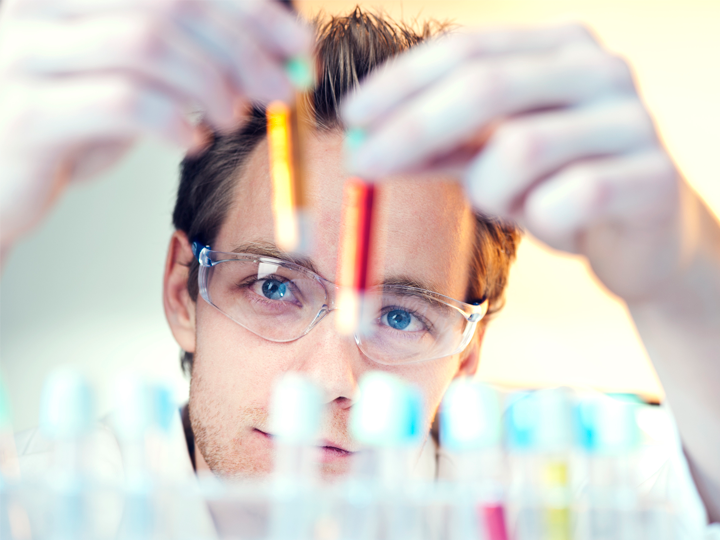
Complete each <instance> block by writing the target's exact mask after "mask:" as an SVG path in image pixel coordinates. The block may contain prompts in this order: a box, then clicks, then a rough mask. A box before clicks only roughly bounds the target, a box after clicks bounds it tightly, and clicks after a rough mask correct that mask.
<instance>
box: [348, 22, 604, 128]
mask: <svg viewBox="0 0 720 540" xmlns="http://www.w3.org/2000/svg"><path fill="white" fill-rule="evenodd" d="M571 44H572V45H580V44H584V45H586V46H595V47H596V46H597V42H596V41H595V39H594V37H593V36H592V34H591V33H590V32H589V30H588V29H587V28H586V27H584V26H581V25H577V24H568V25H562V26H552V27H544V28H532V29H498V30H492V31H485V32H482V33H464V34H455V35H447V36H443V37H441V38H439V39H436V40H433V41H430V42H427V43H424V44H423V45H420V46H419V47H415V48H413V49H411V50H410V51H409V52H407V53H405V54H403V55H402V56H401V57H399V58H398V59H397V60H393V61H390V62H388V63H387V65H385V66H384V67H382V68H380V69H379V70H378V71H377V72H376V73H374V74H373V75H370V76H369V77H368V78H367V80H366V81H365V82H364V83H363V85H362V86H361V88H360V89H359V90H358V91H357V92H356V93H354V94H352V95H351V96H349V97H348V99H347V101H346V102H345V103H344V104H343V108H342V113H343V119H344V120H345V123H346V124H347V125H348V126H353V127H369V126H371V125H372V124H374V123H376V122H378V121H379V120H381V119H382V118H383V117H385V116H387V115H388V114H390V112H391V111H392V110H393V109H395V108H397V107H398V106H400V104H402V103H403V102H404V101H405V100H407V99H408V98H409V97H410V96H413V95H415V94H416V93H417V92H419V91H421V90H423V89H424V88H426V87H428V86H430V85H431V84H433V83H435V82H436V81H437V80H438V79H440V78H442V77H445V76H446V75H447V74H449V73H451V72H452V71H454V70H455V69H456V68H458V67H460V66H462V65H464V64H466V63H467V61H468V60H470V59H472V58H482V57H488V56H497V55H509V54H518V53H536V54H537V53H543V52H547V51H551V50H554V49H557V48H559V47H563V46H568V45H571Z"/></svg>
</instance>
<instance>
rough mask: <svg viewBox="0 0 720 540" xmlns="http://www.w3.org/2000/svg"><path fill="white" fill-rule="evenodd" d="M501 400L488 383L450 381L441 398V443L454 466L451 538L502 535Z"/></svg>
mask: <svg viewBox="0 0 720 540" xmlns="http://www.w3.org/2000/svg"><path fill="white" fill-rule="evenodd" d="M500 418H501V416H500V402H499V398H498V395H497V392H496V391H495V390H494V389H493V388H492V387H490V386H487V385H483V384H480V383H478V382H475V381H473V380H472V379H468V378H462V379H457V380H455V381H454V382H453V383H452V384H451V385H450V387H449V388H448V390H447V392H446V393H445V397H444V398H443V404H442V408H441V416H440V419H441V423H440V442H441V444H442V446H443V447H444V448H446V449H447V450H448V451H449V453H450V455H451V456H452V459H453V461H454V462H455V463H456V465H457V472H458V474H457V477H456V478H454V486H455V489H454V491H455V496H454V500H453V501H452V505H451V514H454V515H451V516H450V526H451V527H452V529H451V531H452V534H451V537H452V538H457V539H458V540H460V539H464V538H471V537H477V536H483V534H482V533H483V531H478V530H477V528H478V523H482V524H483V528H484V537H485V538H487V540H507V539H508V532H507V525H506V521H505V500H504V490H503V484H504V481H505V478H504V468H505V466H504V465H505V464H504V462H503V452H502V447H501V442H502V440H501V420H500Z"/></svg>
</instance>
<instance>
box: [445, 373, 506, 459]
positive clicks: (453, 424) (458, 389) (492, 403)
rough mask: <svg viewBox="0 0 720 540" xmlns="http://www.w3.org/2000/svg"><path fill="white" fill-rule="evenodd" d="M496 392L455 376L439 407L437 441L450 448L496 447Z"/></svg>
mask: <svg viewBox="0 0 720 540" xmlns="http://www.w3.org/2000/svg"><path fill="white" fill-rule="evenodd" d="M501 424H502V422H501V413H500V400H499V397H498V394H497V391H496V390H495V389H494V388H492V387H490V386H488V385H485V384H481V383H478V382H475V381H473V380H472V379H469V378H461V379H456V380H455V381H453V383H452V384H451V385H450V387H449V388H448V390H447V392H446V393H445V397H444V398H443V404H442V408H441V410H440V442H441V444H442V445H443V447H445V448H448V449H449V450H451V451H468V450H480V449H484V448H493V447H497V446H498V445H499V444H500V442H501V432H502V427H501Z"/></svg>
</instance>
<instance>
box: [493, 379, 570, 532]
mask: <svg viewBox="0 0 720 540" xmlns="http://www.w3.org/2000/svg"><path fill="white" fill-rule="evenodd" d="M511 399H513V403H512V405H511V406H510V407H509V409H508V415H507V420H508V442H509V445H510V450H511V452H512V456H511V459H512V460H513V462H514V466H513V467H512V468H513V473H514V478H513V482H512V484H513V486H512V491H513V495H512V498H513V503H514V506H515V507H516V510H515V514H516V515H515V519H514V529H515V534H514V536H515V538H517V540H526V539H533V540H535V539H543V540H568V539H569V538H570V537H571V532H572V514H571V508H570V485H569V484H570V482H569V480H570V478H569V455H570V443H571V429H570V426H571V422H570V417H571V414H570V403H569V396H568V395H567V391H566V390H564V389H553V390H539V391H536V392H531V393H527V392H524V393H518V394H515V395H514V396H512V397H511Z"/></svg>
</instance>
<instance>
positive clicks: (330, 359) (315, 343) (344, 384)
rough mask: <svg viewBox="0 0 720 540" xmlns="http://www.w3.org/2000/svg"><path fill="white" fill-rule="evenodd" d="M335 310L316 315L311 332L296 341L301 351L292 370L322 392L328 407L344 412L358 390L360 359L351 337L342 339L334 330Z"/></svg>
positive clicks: (342, 336) (360, 356) (330, 309)
mask: <svg viewBox="0 0 720 540" xmlns="http://www.w3.org/2000/svg"><path fill="white" fill-rule="evenodd" d="M336 309H337V308H329V309H326V310H325V311H323V312H321V313H319V314H318V317H317V318H316V320H315V321H314V323H313V326H312V328H311V330H310V331H309V332H308V333H307V334H306V335H305V336H303V337H302V338H301V339H300V340H298V345H300V350H299V351H298V352H297V356H296V362H295V366H294V367H295V371H298V372H300V373H302V374H303V375H305V376H306V377H307V378H309V379H310V380H312V381H313V382H314V383H315V384H317V385H318V387H320V388H321V389H322V390H323V391H324V393H325V397H326V401H327V403H334V404H335V405H337V406H339V407H340V408H344V409H347V408H349V407H350V406H351V405H352V400H353V396H354V394H355V391H356V389H357V380H358V377H359V375H360V372H361V370H362V355H361V353H360V351H359V349H358V347H357V345H356V343H355V339H354V337H353V336H344V335H341V334H339V333H338V332H337V330H336V329H335V316H334V314H333V313H332V312H333V311H335V310H336ZM328 315H330V316H328Z"/></svg>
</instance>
